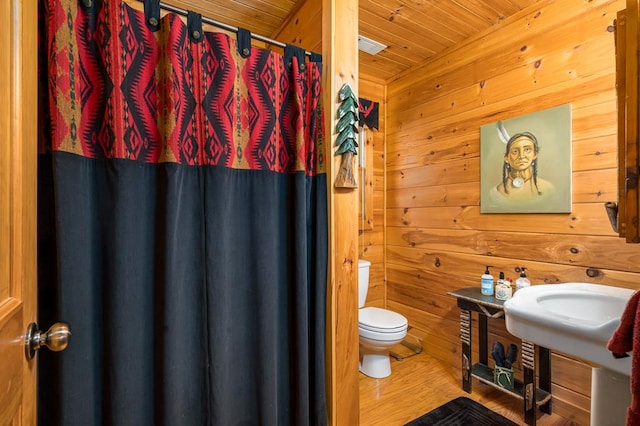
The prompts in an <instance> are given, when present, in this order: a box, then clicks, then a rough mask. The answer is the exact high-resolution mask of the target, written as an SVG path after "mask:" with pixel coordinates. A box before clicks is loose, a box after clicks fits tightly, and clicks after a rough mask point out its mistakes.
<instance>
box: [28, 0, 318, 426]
mask: <svg viewBox="0 0 640 426" xmlns="http://www.w3.org/2000/svg"><path fill="white" fill-rule="evenodd" d="M40 2H41V13H40V18H39V37H40V49H39V55H40V58H41V59H40V79H39V80H40V95H39V102H40V118H39V127H40V129H39V133H40V136H41V141H40V142H41V143H40V150H41V155H40V158H39V224H38V226H39V237H38V238H39V241H38V250H39V263H38V268H39V321H40V323H41V324H42V325H43V326H45V325H46V324H51V323H53V322H55V321H58V320H62V321H66V322H68V323H69V324H70V327H71V332H72V337H71V341H70V344H69V347H68V348H67V350H66V351H65V352H61V353H47V352H46V351H45V352H42V351H41V353H39V355H38V356H39V373H38V374H39V393H38V403H39V410H38V411H39V416H38V417H39V424H40V425H50V424H51V425H64V426H74V425H78V426H90V425H114V426H126V425H132V426H134V425H135V426H141V425H153V426H158V425H180V426H191V425H221V426H227V425H268V426H269V425H274V426H276V425H309V424H313V425H322V424H326V422H327V420H326V415H327V414H326V399H325V302H326V282H327V239H328V238H327V235H328V230H327V183H326V176H325V173H324V168H323V151H324V147H323V113H322V106H321V102H320V96H321V88H320V79H321V77H320V71H321V66H322V64H321V62H320V60H321V59H320V57H319V55H312V57H311V59H310V60H309V61H307V60H306V55H305V52H304V51H303V50H301V49H299V48H296V47H293V46H287V48H286V49H285V52H284V54H283V55H281V54H278V53H275V52H271V51H269V50H265V49H258V48H255V47H251V46H250V45H248V43H247V39H248V38H247V33H246V31H243V30H241V31H240V32H239V34H240V36H241V37H238V38H236V37H229V36H228V35H225V34H223V33H215V32H210V31H203V28H202V18H201V16H200V15H198V14H196V13H192V12H190V13H189V16H188V18H187V22H184V21H183V20H181V19H180V18H179V17H178V16H177V15H175V14H168V15H166V16H164V17H163V18H161V19H160V12H159V4H158V1H157V0H156V1H150V0H149V1H146V2H145V4H144V9H145V10H144V12H142V11H137V10H134V9H133V8H131V7H130V6H128V5H126V4H124V3H123V2H122V1H121V0H102V1H95V0H93V1H92V0H82V1H78V0H40ZM34 125H35V124H34Z"/></svg>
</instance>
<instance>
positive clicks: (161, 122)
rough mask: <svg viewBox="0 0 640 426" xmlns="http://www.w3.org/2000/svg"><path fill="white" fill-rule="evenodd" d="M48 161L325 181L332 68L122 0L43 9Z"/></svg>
mask: <svg viewBox="0 0 640 426" xmlns="http://www.w3.org/2000/svg"><path fill="white" fill-rule="evenodd" d="M40 2H41V8H40V9H41V13H40V23H39V28H40V31H39V39H40V40H39V41H40V49H39V52H40V66H39V71H40V79H39V80H40V102H39V104H40V113H41V117H43V118H44V124H43V127H42V128H41V129H40V130H41V131H40V149H41V150H42V151H47V150H48V151H65V152H70V153H74V154H77V155H81V156H84V157H88V158H96V159H97V158H118V159H127V160H135V161H143V162H147V163H161V162H173V163H178V164H185V165H199V166H207V165H216V166H223V167H228V168H237V169H251V170H270V171H274V172H280V173H291V172H296V171H304V172H305V173H306V174H308V175H315V174H318V173H323V172H324V164H323V152H324V146H323V144H324V121H323V120H324V117H323V109H322V103H321V95H322V93H321V92H322V88H321V68H322V63H318V62H307V63H304V64H299V63H298V59H297V58H296V57H295V56H293V59H292V60H291V64H286V63H285V58H284V56H283V55H281V54H279V53H277V52H272V51H269V50H267V49H260V48H256V47H253V48H252V49H251V54H250V56H248V57H246V58H245V57H243V56H242V55H240V54H239V53H238V49H237V41H236V40H235V39H234V38H232V37H229V36H228V35H227V34H224V33H218V32H204V31H203V32H202V33H201V37H200V40H198V41H194V40H193V38H192V37H190V36H189V35H190V34H189V31H190V30H189V28H188V25H187V23H185V22H184V21H183V20H182V19H181V18H180V17H179V16H178V15H175V14H171V13H170V14H167V15H165V16H164V17H162V18H161V19H160V22H159V25H158V29H157V31H152V29H150V27H148V26H147V23H146V21H145V14H144V13H143V12H141V11H138V10H135V9H133V8H131V7H129V6H128V5H127V4H125V3H123V2H122V0H102V1H101V2H97V1H95V0H94V2H93V3H94V4H96V3H97V4H98V6H94V8H93V9H92V8H85V7H84V6H83V4H82V1H79V0H40Z"/></svg>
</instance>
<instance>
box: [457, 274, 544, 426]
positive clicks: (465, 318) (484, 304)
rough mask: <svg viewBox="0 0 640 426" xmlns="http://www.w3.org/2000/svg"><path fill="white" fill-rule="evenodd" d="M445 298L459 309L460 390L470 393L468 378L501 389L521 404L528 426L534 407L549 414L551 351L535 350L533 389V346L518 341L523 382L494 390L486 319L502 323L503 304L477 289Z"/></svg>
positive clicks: (470, 289) (517, 381)
mask: <svg viewBox="0 0 640 426" xmlns="http://www.w3.org/2000/svg"><path fill="white" fill-rule="evenodd" d="M447 294H449V295H451V296H454V297H455V298H456V299H457V300H458V307H459V308H460V340H461V342H462V388H463V389H464V390H465V391H466V392H468V393H471V389H472V383H471V378H472V377H475V378H477V379H478V380H480V381H481V382H483V383H486V384H488V385H491V386H494V387H496V388H497V389H501V390H502V391H504V392H507V393H510V394H512V395H514V396H517V397H518V398H522V399H523V400H524V420H525V422H526V423H527V424H528V425H532V426H533V425H535V424H536V407H538V406H539V407H540V409H541V410H542V411H543V412H545V413H547V414H551V351H550V350H549V349H547V348H544V347H542V346H538V347H537V349H538V359H537V361H538V370H539V371H538V373H539V377H538V386H537V387H536V385H535V382H536V345H534V344H533V343H531V342H527V341H525V340H522V341H521V342H522V348H521V351H520V352H521V360H522V361H521V364H522V371H523V380H522V381H520V380H514V388H513V389H507V388H503V387H501V386H498V385H496V384H495V383H494V381H493V368H491V367H489V362H488V361H489V346H488V343H487V340H488V339H487V337H488V336H487V335H488V332H489V330H488V328H487V318H502V319H504V301H502V300H498V299H496V298H495V297H493V296H484V295H483V294H482V293H481V292H480V287H479V286H478V287H468V288H463V289H460V290H454V291H450V292H448V293H447ZM471 312H477V313H478V346H479V348H478V355H479V360H478V362H477V363H475V364H473V363H472V351H471V341H472V339H471Z"/></svg>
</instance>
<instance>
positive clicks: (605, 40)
mask: <svg viewBox="0 0 640 426" xmlns="http://www.w3.org/2000/svg"><path fill="white" fill-rule="evenodd" d="M624 6H625V4H624V1H623V0H612V1H605V0H596V1H589V2H585V1H583V0H556V1H552V0H548V1H540V2H538V3H536V5H534V6H532V7H531V8H529V9H525V10H524V11H522V12H521V13H519V14H517V15H515V16H513V17H511V18H509V19H506V20H505V21H503V22H502V23H501V24H499V25H497V26H496V27H494V28H493V29H491V30H489V31H486V32H483V33H481V34H479V35H477V36H474V37H472V38H471V39H469V40H467V41H465V42H463V43H460V44H459V45H457V46H456V47H455V48H453V49H451V50H449V51H447V52H445V53H444V54H443V55H441V56H439V57H437V58H435V59H433V60H431V61H429V62H428V63H425V64H421V65H420V66H418V67H415V68H413V69H412V70H410V72H407V73H404V74H402V75H399V76H398V77H397V78H394V79H392V80H391V81H388V82H387V116H386V123H385V132H386V147H385V148H384V149H383V150H380V149H379V148H378V149H377V151H376V158H378V157H379V156H380V155H384V157H385V163H384V168H385V170H384V173H382V174H381V176H382V177H383V178H384V175H385V173H386V181H384V182H380V185H381V186H382V187H384V186H385V185H386V192H385V193H384V194H383V196H382V198H383V200H380V198H381V196H380V195H377V196H376V197H375V202H376V205H377V203H380V202H382V203H385V197H386V207H385V209H384V214H383V218H381V220H386V226H385V233H384V236H383V237H382V238H383V239H384V240H386V244H385V248H386V250H385V253H384V254H380V253H379V248H378V244H379V239H380V238H381V237H380V236H379V234H378V233H377V232H378V227H377V226H376V228H374V231H373V232H365V244H364V250H366V252H365V254H364V256H365V257H366V256H367V255H370V257H371V258H372V259H375V267H374V273H373V281H374V282H376V283H377V282H378V280H379V279H380V275H379V274H380V273H381V272H380V271H379V259H380V257H382V258H384V259H385V267H386V275H387V283H386V298H387V301H386V306H387V307H389V308H390V309H393V310H395V311H397V312H400V313H402V314H403V315H405V316H406V317H407V318H408V319H409V324H410V326H411V327H412V328H411V332H412V333H413V334H414V335H416V336H418V337H420V338H421V339H422V340H423V344H424V350H426V351H428V353H430V354H432V355H434V356H436V357H438V358H440V359H443V360H445V361H447V362H451V364H452V365H455V366H456V367H459V366H460V343H459V310H458V308H457V307H456V303H455V299H454V298H452V297H450V296H447V294H446V293H447V292H448V291H450V290H453V289H456V288H462V287H469V286H479V281H480V275H481V274H482V272H483V270H484V266H485V265H493V266H494V268H493V271H495V275H496V276H497V274H498V271H505V273H506V274H507V276H510V277H513V278H514V280H515V278H516V277H517V273H516V268H517V267H520V266H524V267H526V268H527V271H528V276H529V278H530V280H531V281H532V283H534V284H540V283H559V282H569V281H582V282H592V283H600V284H606V285H612V286H622V287H629V288H639V287H640V261H639V260H640V245H629V244H625V242H624V241H623V240H622V239H620V238H618V237H617V236H616V234H615V233H614V232H613V230H612V228H611V225H610V223H609V221H608V218H607V214H606V211H605V208H604V203H605V202H606V201H617V190H618V187H617V185H618V184H617V151H616V150H617V145H616V132H617V125H616V92H615V52H614V33H613V21H614V19H615V16H616V12H617V11H618V10H620V9H623V8H624ZM374 81H375V79H374ZM366 82H367V76H361V91H360V94H361V96H374V94H375V93H380V92H381V91H380V90H379V89H378V87H377V86H376V85H375V84H372V85H371V86H369V85H368V84H367V83H366ZM568 103H570V104H572V114H573V140H572V150H573V153H572V156H573V158H572V162H573V173H572V174H573V176H572V179H573V197H572V200H573V201H572V202H573V204H572V212H571V213H570V214H481V213H480V195H479V190H480V158H479V147H480V140H479V139H480V126H482V125H484V124H488V123H493V122H495V121H497V120H500V119H507V118H512V117H516V116H520V115H523V114H528V113H532V112H535V111H539V110H543V109H546V108H550V107H554V106H558V105H563V104H568ZM541 144H542V143H541ZM384 151H386V153H384ZM557 166H558V167H562V164H558V165H557ZM378 167H379V166H378ZM377 175H380V172H379V171H377ZM376 185H378V181H376ZM376 190H378V188H377V186H376ZM374 209H375V210H376V211H379V208H378V207H374ZM378 217H379V214H378V215H376V216H375V219H376V225H377V222H378ZM383 273H384V272H383ZM377 285H378V284H374V287H375V286H377ZM379 293H380V290H378V289H376V290H375V291H374V294H375V296H374V297H375V300H376V301H378V300H380V298H381V297H383V296H381V295H380V294H379ZM376 303H377V302H376ZM474 320H475V318H474ZM474 326H475V325H474ZM490 330H491V336H490V339H491V340H490V342H491V341H493V340H495V339H499V340H502V341H504V342H507V341H508V339H509V337H508V336H507V333H506V331H505V330H504V323H503V321H500V320H495V321H494V320H492V321H491V322H490ZM476 347H477V345H476ZM517 367H519V365H517ZM425 380H426V378H425ZM553 392H554V398H555V403H554V411H555V412H556V413H558V414H560V415H563V416H565V417H567V418H571V419H574V420H575V421H577V422H578V423H580V424H584V425H586V424H589V395H590V368H589V366H588V365H586V364H584V363H582V362H579V361H577V360H573V359H571V358H567V357H565V356H562V355H560V354H554V355H553Z"/></svg>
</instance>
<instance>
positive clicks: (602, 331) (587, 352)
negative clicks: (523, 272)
mask: <svg viewBox="0 0 640 426" xmlns="http://www.w3.org/2000/svg"><path fill="white" fill-rule="evenodd" d="M633 292H634V290H631V289H626V288H618V287H611V286H605V285H599V284H589V283H562V284H544V285H533V286H530V287H526V288H523V289H520V290H518V291H517V292H516V293H515V294H514V296H513V297H512V298H511V299H509V300H507V301H506V302H505V303H504V312H505V322H506V326H507V330H508V331H509V333H511V334H512V335H514V336H516V337H519V338H520V339H523V340H527V341H529V342H532V343H535V344H537V345H540V346H544V347H546V348H549V349H552V350H555V351H558V352H562V353H565V354H568V355H571V356H575V357H577V358H580V359H583V360H585V361H588V362H590V363H592V364H597V365H598V366H601V367H605V368H608V369H610V370H613V371H615V372H618V373H620V374H624V375H626V376H629V375H630V374H631V357H628V358H621V359H615V358H614V357H613V355H612V354H611V352H610V351H609V350H608V349H607V342H608V341H609V338H610V337H611V335H612V334H613V332H614V331H615V330H616V328H618V325H619V324H620V317H621V316H622V313H623V312H624V308H625V306H626V304H627V301H628V300H629V298H630V297H631V295H632V294H633Z"/></svg>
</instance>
